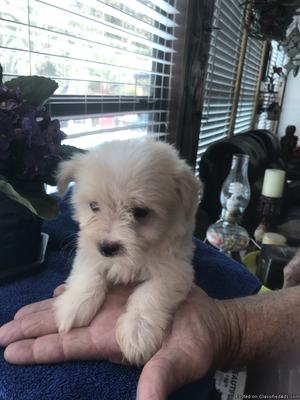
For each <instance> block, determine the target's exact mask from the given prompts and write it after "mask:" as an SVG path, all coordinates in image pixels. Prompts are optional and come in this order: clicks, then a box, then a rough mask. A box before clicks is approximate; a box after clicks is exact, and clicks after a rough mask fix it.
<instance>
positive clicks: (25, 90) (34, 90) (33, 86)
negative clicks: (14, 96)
mask: <svg viewBox="0 0 300 400" xmlns="http://www.w3.org/2000/svg"><path fill="white" fill-rule="evenodd" d="M5 85H6V86H7V87H8V88H9V89H17V88H20V91H21V98H22V100H27V103H28V104H29V105H31V106H34V107H38V106H40V105H43V104H44V103H45V102H46V101H47V100H48V99H49V97H50V96H51V95H52V94H53V93H54V92H55V90H56V89H57V88H58V84H57V83H56V82H55V81H53V80H52V79H50V78H45V77H44V76H36V75H34V76H19V77H18V78H14V79H12V80H10V81H7V82H5Z"/></svg>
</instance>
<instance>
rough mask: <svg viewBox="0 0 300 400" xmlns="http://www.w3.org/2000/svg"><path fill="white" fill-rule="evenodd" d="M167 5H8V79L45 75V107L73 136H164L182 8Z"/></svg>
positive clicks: (70, 0) (84, 139) (3, 14)
mask: <svg viewBox="0 0 300 400" xmlns="http://www.w3.org/2000/svg"><path fill="white" fill-rule="evenodd" d="M171 3H172V2H171V1H164V0H149V1H148V0H131V1H130V2H128V1H126V0H120V1H116V0H103V1H98V0H44V1H39V0H28V1H26V2H25V1H24V0H16V1H14V2H11V1H9V0H3V1H2V4H3V5H2V7H1V9H0V18H1V26H2V35H1V36H0V41H1V43H0V46H1V47H0V57H1V63H2V65H3V70H4V82H5V80H9V79H11V78H12V77H16V76H19V75H44V76H47V77H50V78H52V79H54V80H55V81H56V82H57V83H58V84H59V88H58V90H57V91H56V93H55V94H54V96H52V98H51V99H50V101H49V102H48V104H47V108H48V109H49V111H51V114H52V116H53V117H59V119H60V121H61V126H62V129H63V130H64V131H65V132H66V133H67V134H68V139H67V141H66V142H69V144H74V145H76V146H81V147H89V146H92V145H95V144H97V143H99V142H100V141H102V140H103V139H105V140H106V139H108V138H115V137H120V138H124V137H131V136H140V135H144V134H154V135H164V131H165V123H166V119H167V106H168V104H167V103H168V98H169V90H170V85H171V74H172V66H173V54H174V49H173V42H174V40H175V39H176V28H177V27H178V25H177V24H176V22H175V19H176V16H177V14H178V11H177V10H176V9H175V8H174V7H173V6H172V4H171Z"/></svg>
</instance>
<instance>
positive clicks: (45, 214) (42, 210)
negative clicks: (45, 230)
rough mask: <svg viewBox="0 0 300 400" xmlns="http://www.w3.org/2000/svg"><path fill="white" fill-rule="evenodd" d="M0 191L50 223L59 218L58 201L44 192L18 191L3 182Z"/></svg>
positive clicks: (0, 183)
mask: <svg viewBox="0 0 300 400" xmlns="http://www.w3.org/2000/svg"><path fill="white" fill-rule="evenodd" d="M0 190H1V191H2V192H4V193H5V194H6V196H7V197H9V198H11V199H12V200H15V201H17V202H19V203H21V204H23V205H24V206H25V207H27V208H28V209H29V210H30V211H31V212H33V213H34V214H36V215H38V216H39V217H41V218H43V219H46V220H48V221H50V220H53V219H55V218H57V216H58V212H59V206H58V204H57V202H56V200H55V199H54V198H53V197H51V196H48V195H47V194H46V193H44V192H43V191H28V192H26V191H25V190H21V189H20V190H18V191H16V190H15V189H14V188H13V186H12V185H11V184H9V183H8V182H5V181H3V180H0Z"/></svg>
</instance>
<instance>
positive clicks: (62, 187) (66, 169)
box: [56, 154, 82, 196]
mask: <svg viewBox="0 0 300 400" xmlns="http://www.w3.org/2000/svg"><path fill="white" fill-rule="evenodd" d="M81 157H82V154H76V155H75V156H73V157H72V158H71V159H70V160H68V161H62V162H61V163H60V164H59V168H58V171H57V173H56V182H57V186H58V192H59V194H60V196H63V195H64V194H65V192H66V190H67V188H68V185H69V183H70V182H72V181H75V175H76V169H77V168H76V166H77V165H78V161H79V158H81Z"/></svg>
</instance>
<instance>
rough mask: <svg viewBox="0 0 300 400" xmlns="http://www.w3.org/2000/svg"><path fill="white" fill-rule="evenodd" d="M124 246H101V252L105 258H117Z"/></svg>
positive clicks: (118, 244) (103, 244)
mask: <svg viewBox="0 0 300 400" xmlns="http://www.w3.org/2000/svg"><path fill="white" fill-rule="evenodd" d="M121 248H122V245H121V244H120V243H117V242H115V243H107V242H103V243H100V244H99V251H100V253H101V254H102V255H103V256H104V257H115V256H116V255H118V253H120V251H121Z"/></svg>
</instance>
